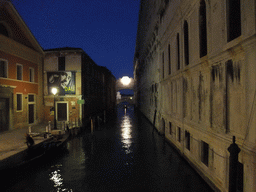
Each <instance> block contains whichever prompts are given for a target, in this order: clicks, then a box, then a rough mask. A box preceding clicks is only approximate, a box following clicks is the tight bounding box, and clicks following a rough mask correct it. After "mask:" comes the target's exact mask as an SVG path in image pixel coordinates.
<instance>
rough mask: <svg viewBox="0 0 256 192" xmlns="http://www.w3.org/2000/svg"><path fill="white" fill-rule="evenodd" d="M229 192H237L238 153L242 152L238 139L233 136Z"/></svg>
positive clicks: (229, 149)
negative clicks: (237, 142)
mask: <svg viewBox="0 0 256 192" xmlns="http://www.w3.org/2000/svg"><path fill="white" fill-rule="evenodd" d="M228 151H229V153H230V156H229V192H235V191H236V189H237V166H238V153H239V152H240V151H241V150H240V148H239V147H238V145H237V144H236V137H235V136H233V143H232V144H231V145H230V146H229V148H228Z"/></svg>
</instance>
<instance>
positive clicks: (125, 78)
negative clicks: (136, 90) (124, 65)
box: [121, 76, 131, 85]
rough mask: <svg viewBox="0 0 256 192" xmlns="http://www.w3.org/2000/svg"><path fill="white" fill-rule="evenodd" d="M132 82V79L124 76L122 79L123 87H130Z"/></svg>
mask: <svg viewBox="0 0 256 192" xmlns="http://www.w3.org/2000/svg"><path fill="white" fill-rule="evenodd" d="M130 82H131V79H130V78H129V77H128V76H123V77H122V79H121V83H122V84H123V85H129V84H130Z"/></svg>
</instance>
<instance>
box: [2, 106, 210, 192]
mask: <svg viewBox="0 0 256 192" xmlns="http://www.w3.org/2000/svg"><path fill="white" fill-rule="evenodd" d="M11 174H12V177H11V178H12V179H8V182H5V183H4V184H3V185H4V189H5V190H6V191H12V192H13V191H26V192H30V191H31V192H35V191H42V192H44V191H74V192H80V191H88V192H90V191H118V192H120V191H127V192H129V191H156V192H161V191H173V192H182V191H184V192H190V191H191V192H197V191H198V192H201V191H204V192H207V191H212V190H211V188H210V187H209V186H208V185H207V184H206V183H205V181H204V180H203V179H202V178H201V177H200V176H199V175H198V174H197V173H196V172H195V171H194V170H193V169H192V168H191V167H190V166H189V164H188V163H187V162H186V161H185V160H184V159H183V158H182V157H181V156H180V155H179V154H178V153H177V152H176V151H175V150H174V149H173V148H172V147H171V146H170V145H169V144H168V143H167V142H166V141H165V140H164V139H163V138H162V137H161V136H160V135H159V134H158V133H157V131H156V130H154V129H153V127H152V125H151V124H150V123H149V122H148V121H147V120H146V119H145V117H143V116H142V115H140V114H138V113H137V112H135V111H134V109H133V107H131V106H128V108H127V109H125V108H123V106H118V107H117V118H116V119H115V121H113V122H111V123H109V124H107V125H105V126H103V127H101V128H100V129H98V130H96V131H95V132H94V137H91V135H90V134H88V133H83V134H81V135H79V136H77V137H75V138H73V139H71V140H70V141H68V143H67V149H65V150H63V151H62V152H61V153H59V154H56V156H55V157H52V158H50V159H49V158H48V159H43V160H42V161H40V163H38V162H37V163H34V164H31V165H30V166H28V167H27V168H23V169H21V170H17V171H15V173H11ZM0 189H1V187H0Z"/></svg>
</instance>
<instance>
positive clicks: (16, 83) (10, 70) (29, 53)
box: [0, 0, 44, 132]
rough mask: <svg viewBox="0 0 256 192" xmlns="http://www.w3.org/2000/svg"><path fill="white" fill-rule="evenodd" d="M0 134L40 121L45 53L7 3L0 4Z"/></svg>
mask: <svg viewBox="0 0 256 192" xmlns="http://www.w3.org/2000/svg"><path fill="white" fill-rule="evenodd" d="M0 13H1V14H0V132H1V131H8V130H13V129H18V128H24V127H28V126H30V125H34V124H37V123H39V122H41V121H42V120H43V118H44V117H43V115H42V114H43V91H42V90H43V74H42V69H43V57H44V53H43V50H42V48H41V46H40V45H39V44H38V42H37V40H36V39H35V37H34V36H33V34H32V33H31V32H30V30H29V29H28V27H27V26H26V24H25V23H24V21H23V20H22V18H21V17H20V15H19V14H18V12H17V11H16V9H15V8H14V6H13V5H12V3H11V2H10V1H5V0H2V1H0Z"/></svg>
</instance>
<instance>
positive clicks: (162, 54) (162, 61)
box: [162, 52, 164, 78]
mask: <svg viewBox="0 0 256 192" xmlns="http://www.w3.org/2000/svg"><path fill="white" fill-rule="evenodd" d="M162 65H163V78H164V52H163V53H162Z"/></svg>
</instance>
